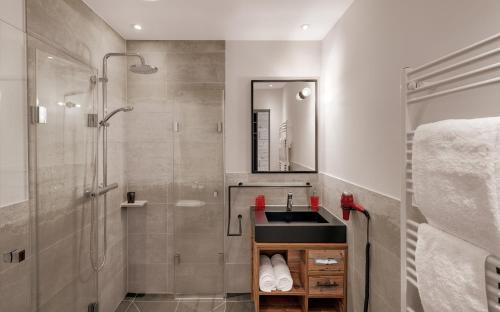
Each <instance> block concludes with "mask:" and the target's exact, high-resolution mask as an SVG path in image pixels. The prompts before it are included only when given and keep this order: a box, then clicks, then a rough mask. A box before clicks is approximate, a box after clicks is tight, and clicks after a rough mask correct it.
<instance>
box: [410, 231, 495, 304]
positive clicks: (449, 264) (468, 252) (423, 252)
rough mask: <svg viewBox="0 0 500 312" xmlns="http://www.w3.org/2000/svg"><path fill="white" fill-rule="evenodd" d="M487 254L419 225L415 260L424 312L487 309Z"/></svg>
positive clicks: (451, 236) (459, 240) (470, 245)
mask: <svg viewBox="0 0 500 312" xmlns="http://www.w3.org/2000/svg"><path fill="white" fill-rule="evenodd" d="M488 255H489V253H488V252H486V251H484V250H483V249H480V248H478V247H476V246H474V245H472V244H470V243H468V242H466V241H464V240H462V239H459V238H457V237H455V236H453V235H450V234H447V233H445V232H443V231H441V230H438V229H436V228H434V227H432V226H430V225H428V224H425V223H423V224H420V225H419V227H418V240H417V249H416V253H415V263H416V271H417V284H418V291H419V293H420V299H421V301H422V306H423V308H424V311H425V312H448V311H449V312H488V305H487V299H486V283H485V262H486V258H487V257H488Z"/></svg>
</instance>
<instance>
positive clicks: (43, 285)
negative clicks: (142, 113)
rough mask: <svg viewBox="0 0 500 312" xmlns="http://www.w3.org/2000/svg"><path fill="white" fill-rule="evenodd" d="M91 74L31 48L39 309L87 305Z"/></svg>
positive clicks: (90, 282) (93, 291) (91, 284)
mask: <svg viewBox="0 0 500 312" xmlns="http://www.w3.org/2000/svg"><path fill="white" fill-rule="evenodd" d="M95 75H96V72H95V71H94V70H93V69H91V68H89V67H87V66H85V65H82V64H79V63H75V62H73V61H70V60H68V59H66V58H62V57H59V56H56V55H52V54H49V53H46V52H44V51H41V50H37V51H36V97H37V98H36V105H37V107H38V109H37V112H35V115H36V116H38V122H37V124H36V126H35V127H34V128H35V129H34V132H35V133H34V138H35V140H36V143H35V145H36V153H35V157H36V228H35V229H36V241H37V244H36V248H37V254H38V256H37V262H36V265H37V268H36V269H37V272H38V276H37V297H38V298H37V299H38V300H37V301H38V309H39V310H38V311H51V312H52V311H75V312H79V311H82V312H83V311H91V310H89V305H92V304H93V303H95V302H97V289H98V288H97V274H96V272H95V271H94V270H93V268H92V264H91V260H90V248H91V234H90V229H91V226H90V214H91V209H92V207H91V201H90V199H88V198H87V197H86V196H85V195H84V193H85V189H87V188H89V187H91V184H92V178H93V172H94V171H93V163H94V162H93V152H94V150H93V148H94V147H95V139H96V131H97V130H96V129H97V128H94V127H89V124H88V115H89V114H93V113H95V112H96V95H97V93H96V92H97V91H96V86H95V84H94V83H93V82H92V81H91V77H94V76H95ZM94 247H95V246H94Z"/></svg>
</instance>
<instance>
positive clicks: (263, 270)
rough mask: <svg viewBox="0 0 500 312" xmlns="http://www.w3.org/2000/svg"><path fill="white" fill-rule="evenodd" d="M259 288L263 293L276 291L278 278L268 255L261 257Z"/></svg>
mask: <svg viewBox="0 0 500 312" xmlns="http://www.w3.org/2000/svg"><path fill="white" fill-rule="evenodd" d="M259 288H260V290H262V291H263V292H271V291H273V290H276V278H275V276H274V269H273V266H272V264H271V259H269V257H268V256H266V255H261V256H260V268H259Z"/></svg>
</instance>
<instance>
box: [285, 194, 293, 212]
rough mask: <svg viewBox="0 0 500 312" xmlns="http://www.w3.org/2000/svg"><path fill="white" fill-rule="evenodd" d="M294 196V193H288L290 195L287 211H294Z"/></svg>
mask: <svg viewBox="0 0 500 312" xmlns="http://www.w3.org/2000/svg"><path fill="white" fill-rule="evenodd" d="M292 196H293V194H292V193H288V196H287V199H286V212H292V206H293V199H292Z"/></svg>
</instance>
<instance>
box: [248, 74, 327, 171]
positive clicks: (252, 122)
mask: <svg viewBox="0 0 500 312" xmlns="http://www.w3.org/2000/svg"><path fill="white" fill-rule="evenodd" d="M273 82H314V84H315V90H314V94H315V97H314V112H315V118H314V162H315V166H314V167H315V168H314V170H311V171H258V170H257V168H256V167H255V162H254V156H255V155H256V152H257V147H256V146H255V142H254V133H253V132H254V131H253V130H254V123H255V120H254V109H253V106H254V105H253V102H254V95H253V93H254V84H255V83H273ZM250 87H251V91H250V93H251V107H250V142H251V144H252V154H251V157H250V166H251V167H252V173H253V174H267V173H271V174H276V173H279V174H288V173H301V174H304V173H311V174H314V173H318V79H267V80H266V79H265V80H251V81H250Z"/></svg>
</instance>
